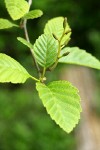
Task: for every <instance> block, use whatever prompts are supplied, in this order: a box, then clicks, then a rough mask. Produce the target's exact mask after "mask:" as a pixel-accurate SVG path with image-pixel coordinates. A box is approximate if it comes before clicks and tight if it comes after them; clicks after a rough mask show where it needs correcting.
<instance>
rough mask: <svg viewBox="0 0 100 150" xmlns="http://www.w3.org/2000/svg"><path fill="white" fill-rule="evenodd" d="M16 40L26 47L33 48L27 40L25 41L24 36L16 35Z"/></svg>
mask: <svg viewBox="0 0 100 150" xmlns="http://www.w3.org/2000/svg"><path fill="white" fill-rule="evenodd" d="M17 40H18V41H20V42H21V43H23V44H24V45H26V46H27V47H28V48H30V49H33V45H32V44H31V43H29V42H27V41H26V40H25V39H24V38H21V37H17Z"/></svg>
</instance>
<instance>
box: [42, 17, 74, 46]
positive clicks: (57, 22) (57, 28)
mask: <svg viewBox="0 0 100 150" xmlns="http://www.w3.org/2000/svg"><path fill="white" fill-rule="evenodd" d="M63 22H64V17H56V18H53V19H51V20H49V21H48V22H47V24H46V25H45V28H44V33H46V34H51V35H52V34H55V35H56V37H57V38H58V40H60V39H61V37H62V34H63V32H64V28H63ZM69 30H71V29H70V27H69V25H68V23H67V25H66V28H65V32H68V31H69ZM70 35H71V32H70V33H68V34H66V35H65V36H64V37H63V39H62V41H61V44H62V45H63V44H64V43H65V42H66V41H69V40H70Z"/></svg>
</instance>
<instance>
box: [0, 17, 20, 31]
mask: <svg viewBox="0 0 100 150" xmlns="http://www.w3.org/2000/svg"><path fill="white" fill-rule="evenodd" d="M11 27H18V25H16V24H14V23H11V22H10V21H9V20H7V19H2V18H0V29H6V28H11Z"/></svg>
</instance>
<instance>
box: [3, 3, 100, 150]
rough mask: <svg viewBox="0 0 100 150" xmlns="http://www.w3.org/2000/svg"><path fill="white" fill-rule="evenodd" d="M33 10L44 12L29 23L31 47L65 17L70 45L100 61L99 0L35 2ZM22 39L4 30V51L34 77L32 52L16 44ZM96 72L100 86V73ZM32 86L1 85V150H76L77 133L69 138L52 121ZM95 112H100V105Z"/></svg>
mask: <svg viewBox="0 0 100 150" xmlns="http://www.w3.org/2000/svg"><path fill="white" fill-rule="evenodd" d="M31 9H41V10H42V11H43V12H44V15H43V16H42V17H41V18H38V19H34V20H30V21H28V30H29V35H30V40H31V42H32V43H34V42H35V39H36V38H37V37H38V36H39V35H40V34H42V33H43V28H44V25H45V23H46V22H47V20H48V19H50V18H53V17H57V16H65V17H67V18H68V22H69V25H70V27H71V28H72V36H71V41H70V43H69V45H70V46H79V47H80V48H82V49H86V50H87V51H88V52H91V53H92V54H93V55H95V56H96V57H97V58H98V59H100V52H99V51H100V1H99V0H95V1H94V0H76V1H74V0H61V1H58V0H33V4H32V6H31ZM0 18H8V19H10V17H9V15H8V13H7V11H6V9H5V5H4V0H1V1H0ZM17 23H19V21H17ZM18 36H22V37H24V32H23V30H22V29H17V28H12V29H9V30H0V52H2V53H6V54H7V55H10V56H12V57H13V58H15V59H16V60H18V61H19V62H20V63H21V64H22V65H23V66H24V67H26V69H27V70H28V71H29V72H30V73H31V74H34V75H36V71H35V70H34V68H33V70H32V67H33V66H32V58H31V55H30V52H29V51H28V49H27V47H25V46H24V45H22V44H21V43H20V42H18V41H17V39H16V37H18ZM61 69H62V66H61V65H59V66H58V67H57V69H56V71H54V72H53V74H51V75H48V78H49V80H57V79H59V77H60V74H61V73H60V72H61ZM94 73H95V77H96V80H97V81H98V84H99V85H100V72H99V71H96V70H94ZM34 87H35V83H34V82H31V81H30V80H28V81H27V82H26V83H25V84H24V85H19V84H18V85H13V84H0V150H39V149H41V150H66V149H68V150H73V149H74V150H75V149H76V139H75V135H74V134H75V133H74V132H75V131H73V132H72V133H71V134H66V133H65V132H64V131H62V130H61V129H60V128H59V127H58V126H57V125H56V124H55V123H54V122H53V121H52V120H51V119H50V117H49V115H47V113H46V110H45V108H44V107H43V105H42V103H41V101H40V100H39V98H38V96H37V92H36V91H35V88H34ZM97 97H99V94H97ZM98 103H99V102H98ZM97 109H98V111H97V112H98V113H99V114H100V112H99V109H100V108H99V105H98V108H97Z"/></svg>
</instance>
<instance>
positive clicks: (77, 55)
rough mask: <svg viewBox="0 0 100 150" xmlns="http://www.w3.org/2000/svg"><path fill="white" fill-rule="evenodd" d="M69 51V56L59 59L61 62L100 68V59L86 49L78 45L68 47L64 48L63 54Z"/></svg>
mask: <svg viewBox="0 0 100 150" xmlns="http://www.w3.org/2000/svg"><path fill="white" fill-rule="evenodd" d="M67 52H69V54H68V55H67V56H63V57H61V58H60V59H59V62H60V63H67V64H75V65H81V66H86V67H91V68H95V69H99V70H100V61H99V60H98V59H96V58H95V57H94V56H92V55H91V54H89V53H87V52H86V51H85V50H81V49H79V48H78V47H72V48H71V47H66V48H64V49H63V50H62V52H61V55H63V54H64V53H67Z"/></svg>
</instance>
